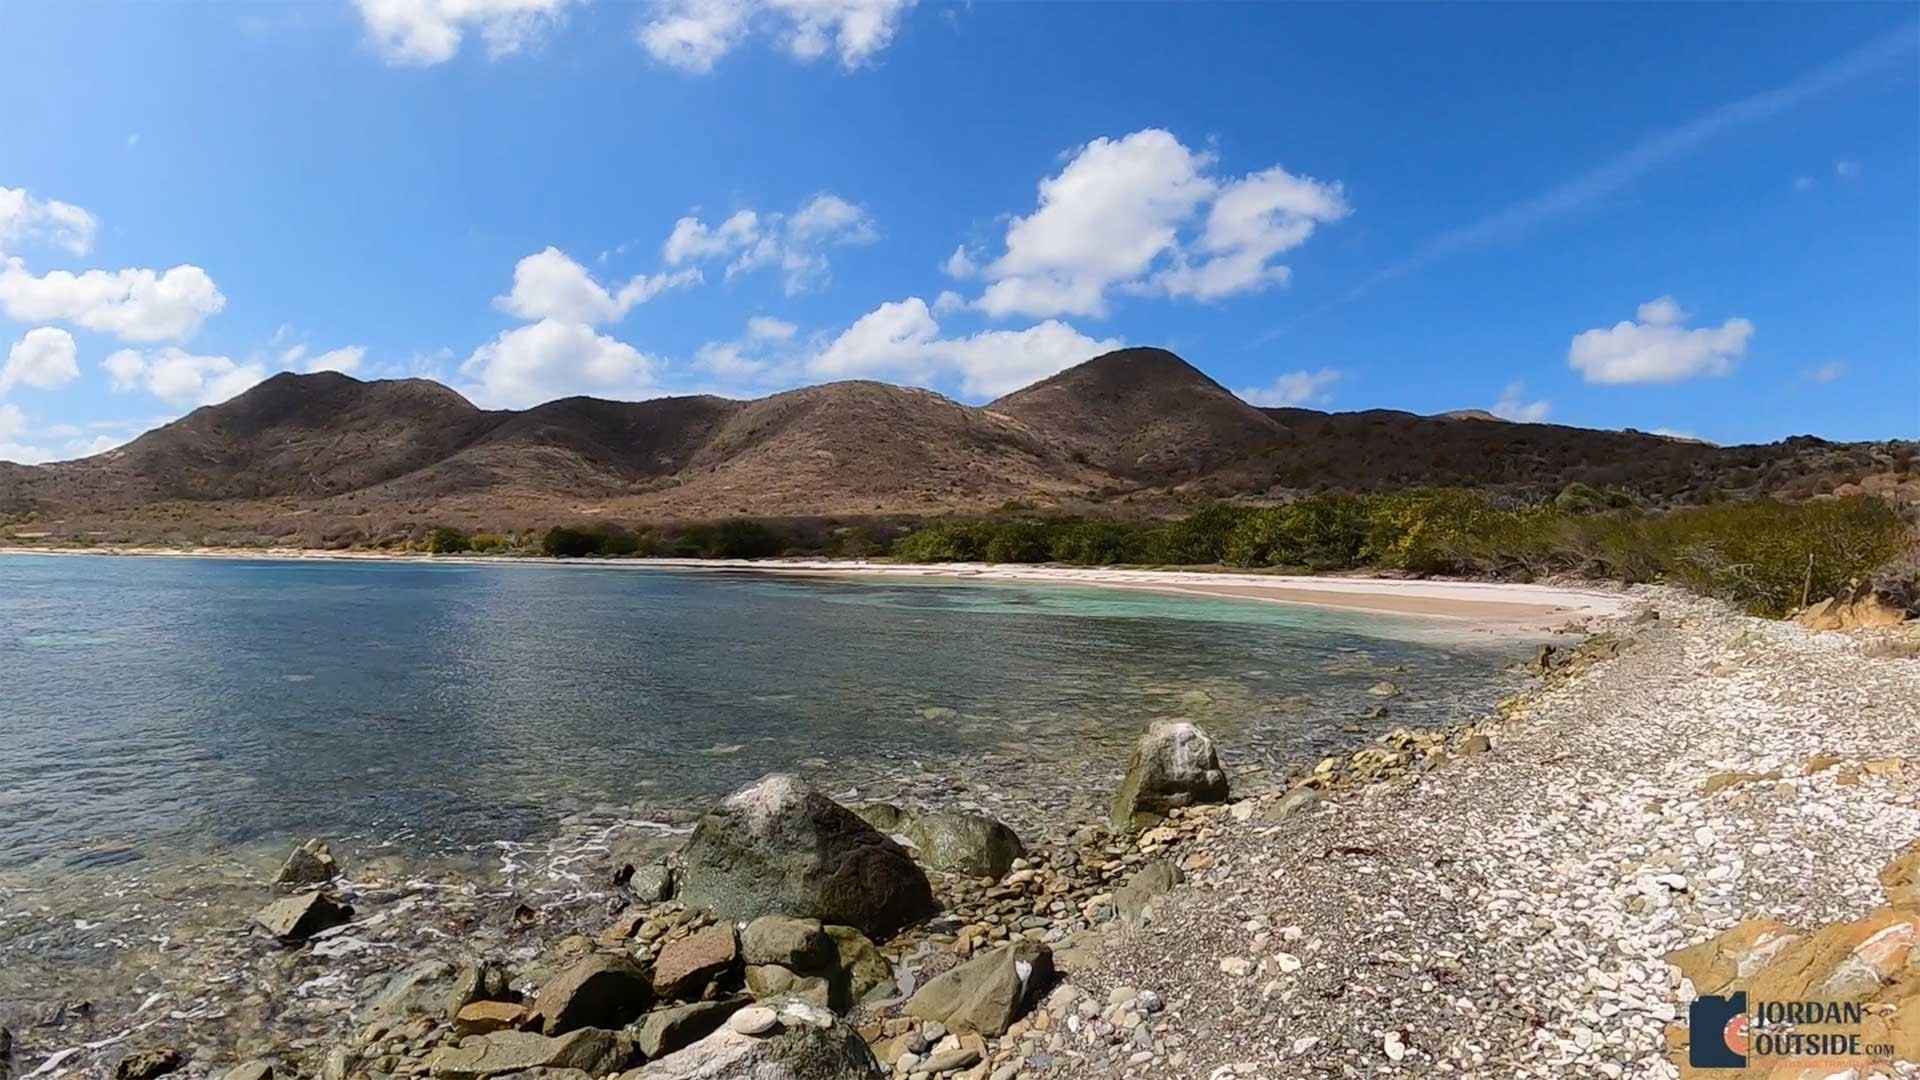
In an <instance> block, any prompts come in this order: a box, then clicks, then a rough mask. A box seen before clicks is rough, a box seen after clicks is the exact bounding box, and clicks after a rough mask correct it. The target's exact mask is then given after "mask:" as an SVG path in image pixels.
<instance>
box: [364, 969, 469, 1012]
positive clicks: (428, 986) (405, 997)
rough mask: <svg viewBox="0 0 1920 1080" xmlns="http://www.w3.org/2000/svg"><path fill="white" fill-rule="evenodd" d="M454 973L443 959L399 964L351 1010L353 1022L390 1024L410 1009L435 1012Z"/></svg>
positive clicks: (448, 988)
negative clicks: (368, 995)
mask: <svg viewBox="0 0 1920 1080" xmlns="http://www.w3.org/2000/svg"><path fill="white" fill-rule="evenodd" d="M458 976H459V972H458V969H457V968H455V967H454V966H453V965H452V964H449V963H447V962H446V961H445V960H422V961H420V962H419V963H417V964H413V965H411V966H409V967H405V968H402V969H400V970H399V971H396V972H394V973H393V975H391V976H389V977H388V979H387V981H386V983H385V984H384V985H382V986H381V987H380V989H379V991H377V992H376V993H375V994H374V995H373V996H372V997H370V998H368V999H367V1000H365V1001H363V1002H361V1003H360V1005H359V1006H358V1007H356V1008H355V1009H354V1010H353V1022H354V1023H356V1024H367V1023H370V1022H372V1021H374V1020H384V1021H386V1022H387V1023H388V1024H389V1025H393V1024H398V1023H400V1022H401V1021H403V1020H405V1019H406V1018H407V1016H408V1015H409V1014H410V1013H438V1012H440V1011H441V1006H443V1005H445V1004H446V1002H447V998H448V996H449V991H450V990H451V989H452V987H453V985H454V983H455V981H456V980H457V979H458Z"/></svg>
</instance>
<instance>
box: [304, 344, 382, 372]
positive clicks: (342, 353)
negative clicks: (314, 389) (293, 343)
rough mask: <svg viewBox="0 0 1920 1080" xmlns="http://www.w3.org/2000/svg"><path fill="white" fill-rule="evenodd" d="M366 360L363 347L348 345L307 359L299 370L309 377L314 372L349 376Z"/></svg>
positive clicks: (365, 351)
mask: <svg viewBox="0 0 1920 1080" xmlns="http://www.w3.org/2000/svg"><path fill="white" fill-rule="evenodd" d="M366 358H367V350H366V347H365V346H363V345H349V346H347V347H346V348H344V349H331V350H328V351H327V352H323V353H321V354H320V355H318V356H314V357H309V358H308V359H307V361H306V362H305V363H304V364H303V365H302V366H301V370H303V371H305V372H306V373H307V374H309V375H311V374H313V373H314V372H316V371H337V372H339V373H340V374H342V375H351V374H353V373H354V372H356V371H359V370H360V362H361V361H362V360H365V359H366Z"/></svg>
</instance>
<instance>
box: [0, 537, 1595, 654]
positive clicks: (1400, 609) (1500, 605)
mask: <svg viewBox="0 0 1920 1080" xmlns="http://www.w3.org/2000/svg"><path fill="white" fill-rule="evenodd" d="M10 554H13V555H127V556H139V557H145V558H217V559H289V560H303V561H304V560H315V561H334V562H397V563H430V564H435V565H462V564H468V565H484V566H567V567H575V568H580V569H588V570H608V571H630V572H631V571H642V572H644V571H656V572H658V571H706V572H729V573H763V574H803V575H808V576H816V577H848V578H882V579H889V578H890V579H920V580H953V581H992V582H1006V583H1012V584H1028V585H1083V586H1097V587H1100V588H1113V589H1134V590H1145V591H1149V592H1160V593H1175V594H1182V595H1188V596H1205V597H1213V598H1216V599H1231V600H1252V601H1262V602H1268V603H1282V604H1303V605H1308V606H1313V607H1325V608H1337V609H1342V610H1347V611H1368V612H1375V613H1379V614H1388V615H1410V616H1423V617H1430V618H1435V619H1449V620H1457V621H1460V622H1461V623H1463V624H1472V625H1473V626H1474V627H1476V628H1477V629H1481V630H1484V631H1486V632H1488V633H1496V634H1497V633H1502V632H1525V633H1542V632H1552V631H1554V630H1556V629H1559V628H1560V627H1562V626H1564V625H1566V624H1567V623H1569V622H1580V621H1584V620H1587V619H1592V618H1599V617H1605V616H1608V615H1613V614H1617V613H1619V612H1620V611H1622V610H1624V608H1625V606H1626V601H1625V600H1624V599H1623V597H1622V596H1621V594H1620V592H1619V591H1618V590H1617V589H1614V590H1611V591H1610V590H1608V589H1607V588H1605V587H1603V586H1599V585H1587V584H1584V583H1582V584H1579V585H1530V584H1518V583H1509V582H1481V581H1432V580H1413V579H1404V578H1381V577H1358V576H1354V577H1347V576H1304V575H1283V574H1249V573H1214V572H1208V571H1198V570H1136V569H1119V568H1105V567H1073V566H1030V565H1024V564H1011V563H897V562H888V561H884V560H867V559H550V558H544V557H537V556H524V557H523V556H513V557H490V556H463V555H397V554H387V553H381V552H336V551H315V550H306V549H298V548H265V549H225V548H152V547H144V548H142V547H130V548H111V549H108V548H27V547H15V548H8V547H0V555H10Z"/></svg>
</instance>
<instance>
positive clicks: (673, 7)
mask: <svg viewBox="0 0 1920 1080" xmlns="http://www.w3.org/2000/svg"><path fill="white" fill-rule="evenodd" d="M912 6H913V0H656V2H655V3H654V4H653V6H652V11H651V13H650V15H649V17H648V19H647V20H646V21H645V22H644V23H642V24H641V26H640V31H639V40H640V45H641V47H642V48H644V49H646V51H647V54H648V55H650V56H652V57H653V58H654V59H655V60H657V61H659V62H660V63H663V64H666V65H668V66H669V67H674V68H678V69H679V70H681V71H686V72H692V73H705V72H709V71H712V70H713V66H714V64H715V63H717V62H718V61H719V60H720V58H721V57H724V56H726V55H727V54H728V53H730V52H732V51H733V50H734V49H735V48H737V47H738V46H739V45H740V44H741V43H742V42H744V41H745V40H746V39H747V38H748V37H749V36H750V35H751V34H753V33H755V32H759V33H762V34H765V35H767V36H769V37H770V38H772V40H773V41H774V42H776V43H777V44H778V45H779V46H780V47H781V48H783V49H785V50H786V52H787V53H788V55H790V56H792V57H793V58H794V59H796V60H802V61H813V60H818V59H820V58H821V57H824V56H828V55H833V56H836V57H838V58H839V61H840V64H841V66H843V67H845V68H847V69H849V70H851V69H853V68H857V67H860V66H861V65H862V64H865V63H866V62H867V61H868V60H870V59H872V58H873V57H874V55H876V54H877V53H879V52H880V51H881V50H883V49H885V48H886V47H887V46H888V45H889V44H891V43H892V42H893V37H894V34H895V33H896V32H898V30H899V27H900V20H901V18H902V16H904V15H905V14H906V12H907V10H908V9H909V8H911V7H912Z"/></svg>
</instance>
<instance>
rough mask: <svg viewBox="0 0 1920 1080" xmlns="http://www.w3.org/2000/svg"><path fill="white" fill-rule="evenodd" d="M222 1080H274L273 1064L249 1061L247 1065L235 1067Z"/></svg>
mask: <svg viewBox="0 0 1920 1080" xmlns="http://www.w3.org/2000/svg"><path fill="white" fill-rule="evenodd" d="M220 1080H273V1063H272V1062H268V1061H249V1062H247V1063H246V1064H245V1065H235V1066H234V1067H233V1068H231V1069H228V1070H227V1073H226V1075H225V1076H223V1077H221V1078H220Z"/></svg>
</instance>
